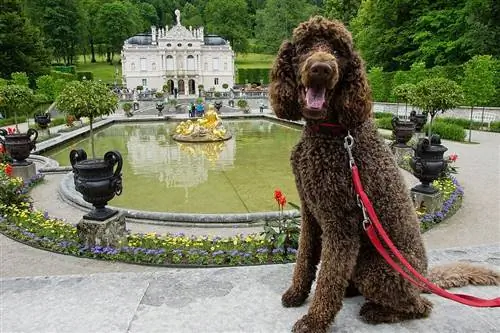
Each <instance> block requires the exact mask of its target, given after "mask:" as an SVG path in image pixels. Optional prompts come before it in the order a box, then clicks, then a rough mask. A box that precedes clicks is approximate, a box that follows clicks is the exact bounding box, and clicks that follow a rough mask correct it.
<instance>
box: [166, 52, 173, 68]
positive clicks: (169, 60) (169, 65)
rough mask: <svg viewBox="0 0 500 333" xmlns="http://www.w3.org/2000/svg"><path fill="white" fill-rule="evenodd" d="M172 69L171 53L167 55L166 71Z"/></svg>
mask: <svg viewBox="0 0 500 333" xmlns="http://www.w3.org/2000/svg"><path fill="white" fill-rule="evenodd" d="M173 70H174V58H173V57H172V56H171V55H168V56H167V71H173Z"/></svg>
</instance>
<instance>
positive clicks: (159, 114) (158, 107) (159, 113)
mask: <svg viewBox="0 0 500 333" xmlns="http://www.w3.org/2000/svg"><path fill="white" fill-rule="evenodd" d="M164 108H165V106H163V103H157V104H156V110H158V117H159V116H161V115H163V113H162V111H163V109H164Z"/></svg>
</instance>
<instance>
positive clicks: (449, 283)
mask: <svg viewBox="0 0 500 333" xmlns="http://www.w3.org/2000/svg"><path fill="white" fill-rule="evenodd" d="M428 279H429V280H430V281H431V282H433V283H434V284H436V285H437V286H438V287H441V288H443V289H449V288H456V287H463V286H467V285H470V284H471V285H476V286H497V285H499V284H500V273H499V272H497V271H494V270H492V269H489V268H486V267H484V266H478V265H471V264H468V263H462V262H460V263H453V264H447V265H441V266H437V267H434V268H432V269H431V270H430V272H429V274H428Z"/></svg>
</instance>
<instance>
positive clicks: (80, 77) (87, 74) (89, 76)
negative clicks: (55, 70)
mask: <svg viewBox="0 0 500 333" xmlns="http://www.w3.org/2000/svg"><path fill="white" fill-rule="evenodd" d="M76 77H77V79H78V80H79V81H82V80H83V77H85V80H90V81H92V80H93V79H94V73H92V72H77V73H76Z"/></svg>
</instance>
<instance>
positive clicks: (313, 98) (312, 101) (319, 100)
mask: <svg viewBox="0 0 500 333" xmlns="http://www.w3.org/2000/svg"><path fill="white" fill-rule="evenodd" d="M306 101H307V107H308V108H309V109H321V108H323V104H324V103H325V89H314V88H309V89H307V91H306Z"/></svg>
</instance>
